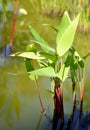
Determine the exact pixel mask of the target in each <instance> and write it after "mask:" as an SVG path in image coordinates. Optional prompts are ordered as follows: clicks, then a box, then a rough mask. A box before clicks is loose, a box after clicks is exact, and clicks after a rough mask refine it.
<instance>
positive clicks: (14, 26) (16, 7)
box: [10, 0, 18, 49]
mask: <svg viewBox="0 0 90 130" xmlns="http://www.w3.org/2000/svg"><path fill="white" fill-rule="evenodd" d="M17 13H18V0H16V1H15V3H14V19H13V25H12V33H11V39H10V49H12V43H13V39H14V34H15V29H16V20H17Z"/></svg>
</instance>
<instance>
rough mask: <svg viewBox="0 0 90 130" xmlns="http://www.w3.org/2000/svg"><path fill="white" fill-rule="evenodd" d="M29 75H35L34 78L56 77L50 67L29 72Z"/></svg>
mask: <svg viewBox="0 0 90 130" xmlns="http://www.w3.org/2000/svg"><path fill="white" fill-rule="evenodd" d="M29 74H31V75H35V76H46V77H56V76H57V75H56V73H55V71H54V69H53V68H52V67H45V68H40V69H37V70H34V71H31V72H29Z"/></svg>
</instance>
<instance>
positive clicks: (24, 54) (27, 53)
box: [11, 52, 44, 60]
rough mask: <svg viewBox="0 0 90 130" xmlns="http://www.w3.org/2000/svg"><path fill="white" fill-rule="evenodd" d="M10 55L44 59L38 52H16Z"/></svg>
mask: <svg viewBox="0 0 90 130" xmlns="http://www.w3.org/2000/svg"><path fill="white" fill-rule="evenodd" d="M11 56H19V57H24V58H28V59H36V60H40V59H44V57H41V56H40V54H35V53H33V52H22V53H16V54H12V55H11Z"/></svg>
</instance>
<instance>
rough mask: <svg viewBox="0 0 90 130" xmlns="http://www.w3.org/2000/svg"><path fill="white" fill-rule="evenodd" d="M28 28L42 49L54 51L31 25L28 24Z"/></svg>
mask: <svg viewBox="0 0 90 130" xmlns="http://www.w3.org/2000/svg"><path fill="white" fill-rule="evenodd" d="M29 30H30V32H31V33H32V35H33V36H34V38H35V40H36V41H35V42H36V43H37V44H39V45H40V46H41V48H42V49H43V51H45V52H49V51H51V52H55V50H54V49H53V48H51V47H49V45H48V43H47V42H46V41H45V40H44V39H43V38H42V37H41V36H40V35H39V34H38V33H37V31H36V30H35V29H34V28H33V27H32V26H29Z"/></svg>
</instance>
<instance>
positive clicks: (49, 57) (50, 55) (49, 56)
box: [40, 52, 58, 62]
mask: <svg viewBox="0 0 90 130" xmlns="http://www.w3.org/2000/svg"><path fill="white" fill-rule="evenodd" d="M40 54H41V56H43V57H45V59H48V60H51V61H53V62H56V61H57V60H58V58H57V55H53V54H49V53H45V52H40Z"/></svg>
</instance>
